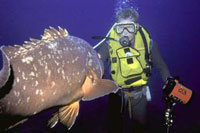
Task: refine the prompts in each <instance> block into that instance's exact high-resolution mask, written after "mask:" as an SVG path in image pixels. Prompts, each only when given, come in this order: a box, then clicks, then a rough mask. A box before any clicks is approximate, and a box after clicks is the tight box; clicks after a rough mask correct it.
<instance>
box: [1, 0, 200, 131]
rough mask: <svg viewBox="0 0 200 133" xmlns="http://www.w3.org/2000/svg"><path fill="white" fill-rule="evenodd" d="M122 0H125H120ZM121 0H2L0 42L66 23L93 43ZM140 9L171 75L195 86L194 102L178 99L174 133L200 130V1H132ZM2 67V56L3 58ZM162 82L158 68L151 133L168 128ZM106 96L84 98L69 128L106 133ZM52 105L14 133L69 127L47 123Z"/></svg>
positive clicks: (7, 42)
mask: <svg viewBox="0 0 200 133" xmlns="http://www.w3.org/2000/svg"><path fill="white" fill-rule="evenodd" d="M120 1H121V0H120ZM120 1H119V0H98V1H95V0H32V1H30V0H29V1H27V0H17V1H8V0H0V46H1V45H14V44H23V42H24V41H26V40H29V38H30V37H31V38H36V39H40V38H41V37H40V35H42V34H43V31H44V29H45V28H48V27H49V26H52V27H58V26H60V27H62V28H66V29H67V30H68V32H69V34H70V35H73V36H77V37H80V38H82V39H85V40H86V41H88V42H89V43H90V44H91V45H92V46H94V45H95V44H97V43H98V42H99V40H93V39H92V38H91V37H92V36H94V35H101V36H104V35H106V34H107V32H108V31H109V29H110V28H111V26H112V25H113V24H114V20H115V18H114V16H115V10H116V5H117V3H119V2H120ZM129 1H130V2H132V3H134V4H133V6H135V7H136V8H137V11H138V13H139V15H140V16H139V23H140V24H141V25H143V26H144V27H145V28H147V30H148V31H149V32H150V34H151V37H152V39H153V40H154V41H155V42H157V44H158V47H159V49H160V51H161V53H162V57H163V59H164V60H165V62H166V64H167V65H168V67H169V70H170V73H171V75H172V76H179V77H180V81H181V83H183V84H184V85H185V86H186V87H188V88H190V89H191V90H193V91H194V93H195V95H194V99H193V100H192V102H191V104H190V105H182V104H177V105H176V106H175V108H174V111H175V113H176V119H175V122H174V123H173V126H172V127H171V129H170V130H171V132H173V133H179V132H181V133H188V132H191V133H199V132H200V91H199V89H200V78H199V77H200V70H199V69H200V8H199V5H200V1H198V0H166V1H161V0H151V1H150V0H136V1H134V0H133V1H131V0H129ZM0 63H1V66H2V59H1V61H0ZM162 86H163V82H162V80H161V77H160V75H159V73H158V72H157V70H156V69H153V75H152V78H151V80H150V89H151V94H152V101H151V102H149V105H148V119H149V132H160V133H161V132H165V130H166V129H165V128H164V127H163V117H164V116H163V113H164V109H165V102H164V100H163V92H162ZM107 98H108V97H107V96H104V97H101V98H99V99H96V100H93V101H88V102H81V103H80V112H79V115H78V117H77V120H76V122H75V124H74V126H73V127H72V128H71V130H70V131H68V132H70V133H78V132H85V133H106V132H107V127H106V126H107ZM52 113H53V110H49V111H46V112H42V113H40V114H38V115H36V116H33V117H31V118H30V119H29V120H28V121H27V122H25V123H24V124H22V125H19V126H17V127H16V128H14V129H12V130H11V132H67V131H66V130H67V129H66V127H64V126H62V125H61V124H58V125H57V126H56V127H55V128H53V129H49V128H47V127H46V121H47V120H48V119H49V118H50V117H51V114H52Z"/></svg>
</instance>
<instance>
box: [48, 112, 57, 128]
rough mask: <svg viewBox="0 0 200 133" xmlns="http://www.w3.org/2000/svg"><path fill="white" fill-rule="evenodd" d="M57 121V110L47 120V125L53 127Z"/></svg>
mask: <svg viewBox="0 0 200 133" xmlns="http://www.w3.org/2000/svg"><path fill="white" fill-rule="evenodd" d="M58 121H59V118H58V112H56V113H55V114H54V115H53V117H52V118H51V119H50V120H49V121H48V126H50V128H53V127H55V125H56V124H57V123H58Z"/></svg>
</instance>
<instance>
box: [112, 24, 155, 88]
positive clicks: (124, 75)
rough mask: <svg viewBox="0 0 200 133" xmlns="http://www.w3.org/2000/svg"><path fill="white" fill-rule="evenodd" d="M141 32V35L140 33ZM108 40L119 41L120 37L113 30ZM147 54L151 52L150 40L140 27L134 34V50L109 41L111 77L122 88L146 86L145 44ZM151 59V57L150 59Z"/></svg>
mask: <svg viewBox="0 0 200 133" xmlns="http://www.w3.org/2000/svg"><path fill="white" fill-rule="evenodd" d="M141 32H142V33H141ZM109 37H110V38H116V39H119V38H120V36H119V35H118V34H117V33H116V32H115V30H114V28H113V29H111V31H110V35H109ZM144 37H145V39H146V40H145V41H146V44H147V50H146V51H148V54H149V55H150V53H151V52H150V50H151V46H150V44H151V39H150V36H149V34H148V33H147V31H146V30H145V29H144V28H143V27H141V26H140V30H139V31H137V33H136V34H135V45H134V48H131V47H129V46H128V47H123V46H122V45H121V44H120V43H119V42H118V41H114V40H109V54H110V60H111V76H112V78H113V80H115V82H116V83H117V84H118V85H119V86H121V87H122V88H129V87H136V86H141V85H146V84H147V79H148V77H147V76H146V73H145V72H144V70H145V69H146V66H147V61H146V59H145V44H144V42H145V41H144V39H143V38H144ZM150 58H151V57H150Z"/></svg>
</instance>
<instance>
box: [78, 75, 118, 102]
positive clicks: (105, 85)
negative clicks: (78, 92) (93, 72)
mask: <svg viewBox="0 0 200 133" xmlns="http://www.w3.org/2000/svg"><path fill="white" fill-rule="evenodd" d="M82 89H83V92H84V97H83V98H82V100H84V101H88V100H92V99H95V98H98V97H101V96H104V95H106V94H109V93H110V92H116V91H117V90H118V89H119V87H118V86H117V84H116V83H115V82H113V81H112V80H108V79H95V80H93V81H92V80H91V79H90V78H89V77H86V80H85V82H84V84H83V87H82Z"/></svg>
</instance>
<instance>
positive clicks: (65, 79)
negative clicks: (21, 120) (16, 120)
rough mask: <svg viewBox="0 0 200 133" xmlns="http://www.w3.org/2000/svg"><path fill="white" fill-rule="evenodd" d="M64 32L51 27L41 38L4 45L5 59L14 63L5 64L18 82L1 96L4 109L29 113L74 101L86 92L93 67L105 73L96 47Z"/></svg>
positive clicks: (97, 72) (11, 112)
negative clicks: (84, 84) (86, 82)
mask: <svg viewBox="0 0 200 133" xmlns="http://www.w3.org/2000/svg"><path fill="white" fill-rule="evenodd" d="M53 30H54V31H53ZM61 30H62V29H61ZM62 33H64V32H56V31H55V29H53V28H51V30H49V31H48V30H46V35H44V36H43V39H42V40H41V41H39V40H33V39H32V40H31V41H30V42H26V44H24V45H23V46H14V47H13V46H2V47H1V51H2V54H3V56H5V57H6V58H5V59H4V62H6V61H7V62H9V63H10V66H4V67H10V69H9V68H7V69H6V70H10V71H11V70H12V71H13V75H14V82H13V84H12V85H11V87H12V88H11V89H10V91H9V93H8V94H6V95H5V96H4V97H3V98H1V99H0V113H3V114H5V113H6V114H12V115H22V116H29V115H34V114H36V113H38V112H40V111H42V110H44V109H47V108H50V107H53V106H57V105H67V104H70V103H73V102H74V101H77V100H79V99H81V98H82V97H83V96H84V92H83V90H82V89H81V88H82V85H83V83H84V81H85V79H86V76H87V75H88V76H89V77H91V78H92V76H93V75H92V74H91V71H93V72H94V73H95V74H96V76H97V77H98V78H101V77H102V75H103V65H102V62H101V61H100V59H99V58H98V56H97V54H96V52H95V51H94V50H93V48H92V47H91V46H90V45H89V44H88V43H87V42H86V41H84V40H82V39H80V38H78V37H74V36H69V35H67V33H66V32H65V34H66V35H59V34H62ZM52 36H53V37H54V38H53V37H52ZM57 36H58V37H57ZM56 37H57V38H56ZM51 38H53V39H51ZM7 65H8V64H7ZM4 69H5V68H4ZM4 74H5V73H4ZM4 76H5V75H3V74H2V75H0V77H4ZM5 81H6V79H5V80H4V81H3V79H2V81H1V83H4V82H5ZM6 82H7V81H6ZM0 91H1V88H0Z"/></svg>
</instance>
